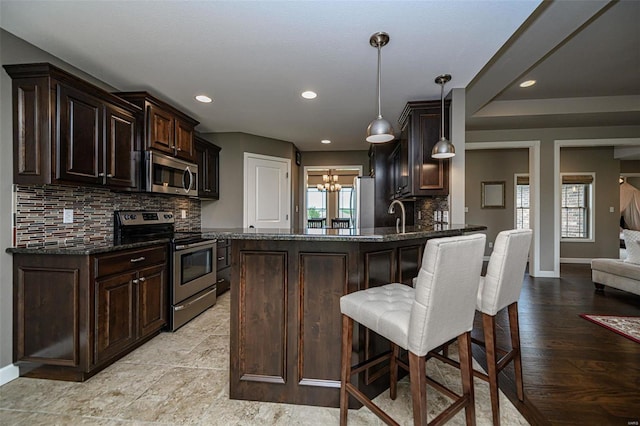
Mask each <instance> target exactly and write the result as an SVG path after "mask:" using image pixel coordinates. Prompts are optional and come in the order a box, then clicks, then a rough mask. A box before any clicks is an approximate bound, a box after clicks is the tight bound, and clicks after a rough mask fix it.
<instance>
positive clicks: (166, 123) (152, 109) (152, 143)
mask: <svg viewBox="0 0 640 426" xmlns="http://www.w3.org/2000/svg"><path fill="white" fill-rule="evenodd" d="M147 113H148V116H147V119H148V120H149V122H148V123H147V126H148V127H147V147H148V148H153V149H157V150H158V151H162V152H165V153H167V154H171V155H173V153H174V152H175V141H174V127H173V126H174V118H173V114H171V113H169V112H166V111H164V110H163V109H161V108H158V107H156V106H154V105H152V104H149V105H148V106H147Z"/></svg>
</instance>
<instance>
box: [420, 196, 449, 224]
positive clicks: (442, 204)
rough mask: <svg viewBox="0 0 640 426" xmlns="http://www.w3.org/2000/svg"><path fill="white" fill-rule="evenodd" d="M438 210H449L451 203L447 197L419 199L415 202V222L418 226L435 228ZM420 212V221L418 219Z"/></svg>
mask: <svg viewBox="0 0 640 426" xmlns="http://www.w3.org/2000/svg"><path fill="white" fill-rule="evenodd" d="M436 210H440V211H442V210H449V202H448V198H447V197H444V196H443V197H430V198H419V199H417V200H416V201H415V207H414V217H413V221H414V223H415V224H416V225H421V226H427V227H429V226H433V224H434V222H435V220H434V213H435V211H436ZM418 211H419V212H420V219H418Z"/></svg>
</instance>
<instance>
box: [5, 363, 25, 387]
mask: <svg viewBox="0 0 640 426" xmlns="http://www.w3.org/2000/svg"><path fill="white" fill-rule="evenodd" d="M19 376H20V369H19V368H18V367H17V366H15V365H13V364H9V365H7V366H5V367H2V368H0V386H2V385H5V384H7V383H9V382H10V381H12V380H14V379H17V378H18V377H19Z"/></svg>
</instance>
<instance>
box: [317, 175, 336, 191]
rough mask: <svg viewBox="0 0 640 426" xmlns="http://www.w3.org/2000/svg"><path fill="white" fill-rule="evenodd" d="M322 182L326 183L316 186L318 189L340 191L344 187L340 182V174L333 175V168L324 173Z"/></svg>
mask: <svg viewBox="0 0 640 426" xmlns="http://www.w3.org/2000/svg"><path fill="white" fill-rule="evenodd" d="M322 182H324V183H319V184H318V185H317V186H316V187H317V188H318V191H327V192H338V191H340V190H341V189H342V185H340V184H339V183H338V175H332V174H331V170H329V174H328V175H322Z"/></svg>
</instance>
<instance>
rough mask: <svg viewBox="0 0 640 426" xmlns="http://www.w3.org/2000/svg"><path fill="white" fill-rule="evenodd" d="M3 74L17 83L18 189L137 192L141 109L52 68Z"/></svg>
mask: <svg viewBox="0 0 640 426" xmlns="http://www.w3.org/2000/svg"><path fill="white" fill-rule="evenodd" d="M4 68H5V69H6V71H7V73H8V74H9V75H10V76H11V78H12V79H13V84H12V86H13V139H14V150H13V151H14V154H13V155H14V173H13V175H14V183H17V184H51V183H61V184H65V183H66V184H88V185H106V186H109V187H112V188H117V189H124V190H134V189H137V188H138V174H139V173H138V170H139V169H138V146H137V145H138V142H137V141H138V139H139V135H138V132H139V128H138V124H137V123H138V120H139V118H138V117H139V116H141V115H142V114H141V113H142V111H141V110H140V109H139V108H138V107H136V106H135V105H132V104H130V103H129V102H127V101H125V100H123V99H120V98H118V97H116V96H114V95H112V94H110V93H108V92H106V91H104V90H102V89H100V88H98V87H96V86H94V85H92V84H90V83H88V82H86V81H84V80H81V79H79V78H77V77H74V76H72V75H71V74H69V73H67V72H65V71H63V70H61V69H59V68H57V67H55V66H53V65H51V64H48V63H37V64H24V65H5V66H4Z"/></svg>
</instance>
